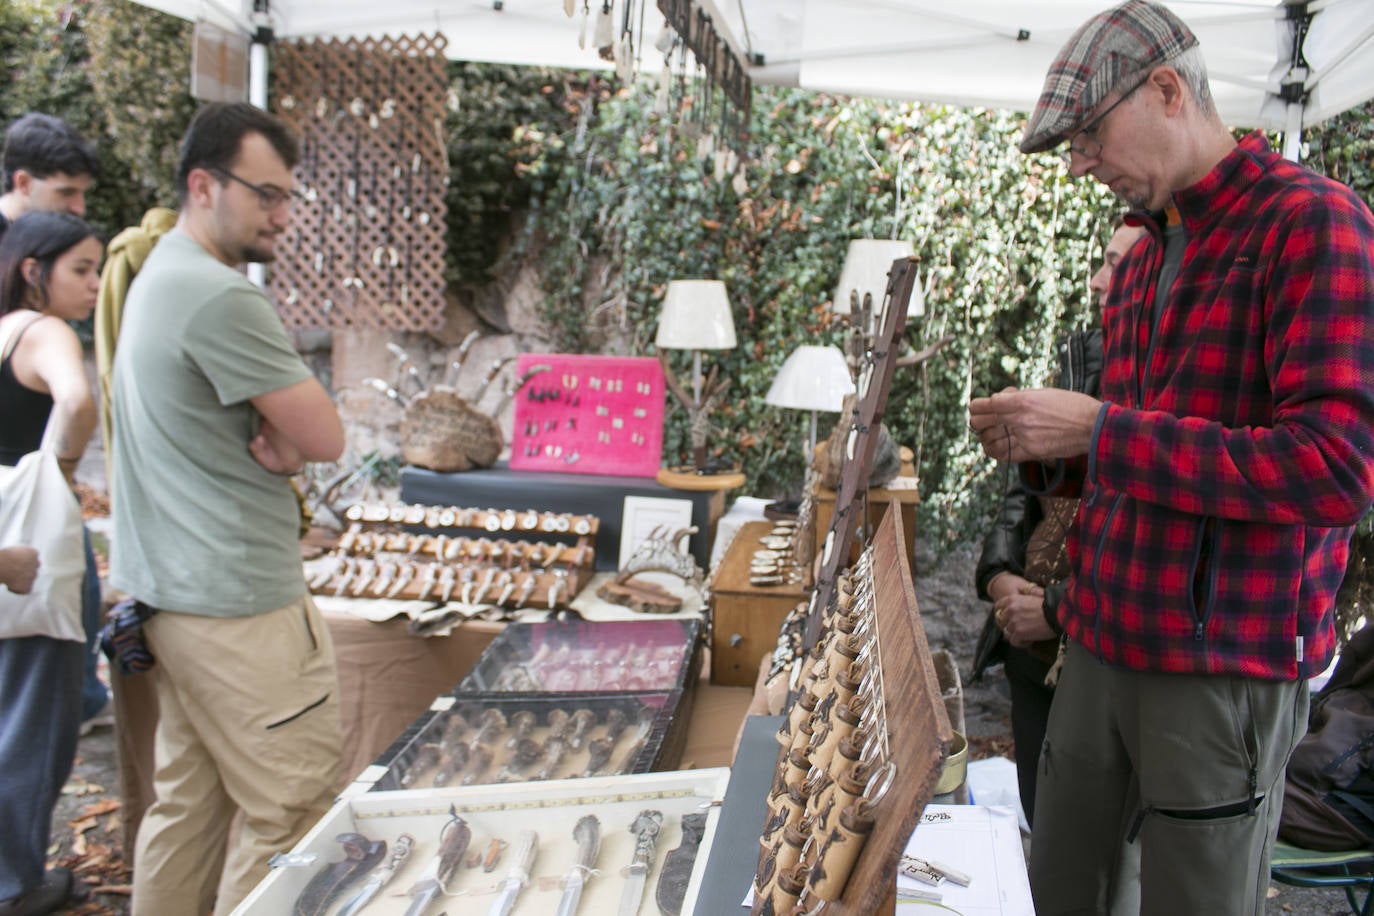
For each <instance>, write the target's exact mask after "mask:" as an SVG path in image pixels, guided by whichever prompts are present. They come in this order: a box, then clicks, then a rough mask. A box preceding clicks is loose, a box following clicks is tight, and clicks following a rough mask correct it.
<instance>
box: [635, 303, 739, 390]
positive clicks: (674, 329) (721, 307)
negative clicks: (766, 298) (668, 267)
mask: <svg viewBox="0 0 1374 916" xmlns="http://www.w3.org/2000/svg"><path fill="white" fill-rule="evenodd" d="M654 346H656V347H658V348H659V349H660V350H691V351H692V396H693V398H695V400H696V401H697V403H701V351H702V350H733V349H734V348H735V319H734V316H733V315H731V314H730V299H729V297H728V296H726V295H725V284H724V283H722V282H721V281H720V280H673V281H672V282H671V283H669V284H668V294H667V295H666V296H664V297H663V311H661V312H660V313H659V315H658V334H657V336H655V337H654Z"/></svg>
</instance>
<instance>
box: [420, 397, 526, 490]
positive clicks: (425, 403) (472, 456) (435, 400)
mask: <svg viewBox="0 0 1374 916" xmlns="http://www.w3.org/2000/svg"><path fill="white" fill-rule="evenodd" d="M504 446H505V440H504V438H503V437H502V435H501V427H500V426H499V425H498V424H497V422H496V421H495V420H494V419H492V418H491V417H490V416H488V415H487V414H484V413H482V412H481V411H480V410H477V409H476V408H474V407H473V406H472V405H471V404H469V403H468V402H467V401H465V400H464V399H463V398H462V397H460V396H459V395H458V393H457V392H456V391H454V390H452V389H451V388H443V387H436V388H431V389H429V390H428V391H423V392H421V393H420V394H418V395H416V396H415V397H414V398H412V399H411V401H410V403H409V404H408V405H407V406H406V409H405V416H404V417H403V418H402V420H401V457H402V458H404V459H405V461H406V463H407V464H411V465H414V466H416V467H422V468H428V469H430V470H432V471H440V472H444V473H448V472H453V471H467V470H471V469H472V468H475V467H477V468H486V467H491V466H492V464H494V463H495V462H496V459H497V458H498V457H499V456H500V454H501V449H502V448H503V447H504Z"/></svg>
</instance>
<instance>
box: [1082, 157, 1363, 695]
mask: <svg viewBox="0 0 1374 916" xmlns="http://www.w3.org/2000/svg"><path fill="white" fill-rule="evenodd" d="M1174 201H1175V204H1176V205H1177V207H1178V209H1179V212H1180V214H1181V216H1182V219H1183V222H1184V226H1185V229H1186V231H1187V238H1188V243H1187V245H1188V247H1187V250H1186V253H1185V255H1184V261H1183V266H1182V268H1181V269H1180V272H1179V275H1178V278H1177V280H1176V281H1175V282H1174V285H1173V289H1172V291H1171V293H1170V296H1169V301H1168V303H1167V304H1166V306H1165V308H1164V312H1163V313H1162V315H1161V317H1160V320H1159V325H1158V331H1157V334H1156V339H1155V340H1153V341H1151V340H1150V325H1151V322H1150V313H1151V309H1152V308H1153V306H1154V299H1155V289H1154V287H1155V280H1156V278H1157V276H1158V272H1159V268H1160V265H1161V263H1162V260H1163V245H1162V241H1161V236H1160V230H1159V227H1158V226H1156V225H1155V224H1154V223H1153V222H1150V221H1148V220H1147V221H1146V222H1147V224H1148V228H1149V235H1148V236H1147V237H1146V238H1145V239H1143V240H1142V241H1141V242H1140V243H1139V244H1137V246H1136V247H1135V248H1134V249H1133V250H1132V251H1131V253H1130V255H1129V257H1127V258H1126V259H1125V260H1124V261H1123V264H1122V266H1121V267H1120V268H1119V269H1118V270H1117V272H1116V276H1115V277H1114V279H1113V288H1112V290H1111V295H1110V297H1109V300H1108V301H1109V305H1108V306H1107V308H1106V310H1105V314H1104V318H1103V321H1104V325H1105V329H1106V338H1105V348H1106V360H1105V366H1104V371H1103V375H1102V399H1103V401H1105V402H1106V403H1105V405H1104V407H1103V408H1102V411H1101V412H1100V413H1099V414H1098V420H1097V427H1096V429H1095V430H1094V433H1093V439H1092V446H1091V447H1090V449H1089V453H1088V456H1087V466H1086V478H1085V479H1084V480H1083V482H1082V495H1083V504H1082V509H1081V510H1080V514H1079V517H1078V520H1079V524H1078V525H1077V526H1076V528H1075V533H1074V535H1073V536H1072V537H1071V539H1070V542H1069V550H1070V557H1071V560H1072V562H1073V564H1074V576H1073V582H1072V584H1071V585H1070V587H1069V591H1068V593H1067V595H1066V596H1065V598H1064V601H1063V603H1062V604H1061V605H1060V620H1061V623H1062V624H1063V626H1064V630H1065V632H1067V633H1068V635H1069V637H1070V638H1072V639H1075V640H1077V641H1078V642H1079V643H1081V644H1083V645H1084V646H1085V647H1087V648H1088V649H1089V650H1090V651H1092V652H1093V653H1095V654H1096V655H1097V656H1098V657H1100V658H1101V659H1102V660H1103V661H1105V662H1108V663H1110V664H1113V665H1119V666H1122V667H1125V668H1129V669H1134V670H1142V671H1163V672H1186V673H1194V674H1239V675H1244V676H1247V677H1255V678H1265V679H1272V680H1291V679H1294V678H1299V677H1308V676H1310V675H1312V674H1314V673H1316V672H1319V671H1321V670H1322V669H1323V668H1325V667H1326V665H1327V663H1328V662H1329V661H1330V659H1331V655H1332V652H1333V649H1334V645H1335V634H1334V630H1333V627H1332V607H1333V602H1334V599H1335V595H1336V589H1337V588H1338V587H1339V585H1340V583H1341V577H1342V575H1343V573H1344V571H1345V564H1346V553H1347V548H1348V544H1349V540H1350V534H1351V530H1352V526H1353V525H1354V524H1355V523H1356V522H1357V521H1358V520H1359V519H1360V517H1361V516H1362V515H1363V514H1364V512H1365V510H1366V509H1367V508H1368V506H1369V505H1370V500H1371V495H1372V494H1374V217H1371V215H1370V212H1369V210H1368V208H1366V207H1365V205H1364V204H1363V203H1361V202H1360V200H1359V199H1358V198H1357V197H1356V196H1355V195H1354V194H1352V193H1351V192H1350V190H1349V189H1348V188H1346V187H1344V186H1342V185H1340V184H1337V183H1335V182H1333V181H1330V180H1328V179H1325V178H1322V177H1320V176H1318V175H1315V174H1313V173H1312V172H1309V171H1308V170H1306V169H1304V168H1301V167H1300V166H1297V165H1295V164H1293V163H1290V162H1287V161H1285V160H1284V159H1282V158H1281V157H1279V156H1278V155H1276V154H1275V153H1273V152H1271V151H1270V150H1269V147H1268V144H1267V143H1266V142H1265V140H1264V138H1263V137H1262V136H1261V135H1259V134H1252V135H1251V136H1249V137H1247V138H1245V140H1244V141H1242V142H1241V144H1240V146H1239V147H1238V148H1237V149H1235V150H1234V151H1233V152H1232V153H1231V154H1230V155H1228V156H1227V157H1226V158H1225V159H1223V160H1222V161H1221V163H1220V164H1219V165H1218V166H1217V167H1216V168H1215V169H1213V170H1212V171H1211V172H1210V173H1209V174H1208V175H1207V176H1206V177H1204V178H1203V179H1202V180H1201V181H1200V182H1198V183H1197V184H1196V185H1193V186H1192V187H1190V188H1187V189H1185V190H1182V191H1178V192H1176V193H1175V194H1174Z"/></svg>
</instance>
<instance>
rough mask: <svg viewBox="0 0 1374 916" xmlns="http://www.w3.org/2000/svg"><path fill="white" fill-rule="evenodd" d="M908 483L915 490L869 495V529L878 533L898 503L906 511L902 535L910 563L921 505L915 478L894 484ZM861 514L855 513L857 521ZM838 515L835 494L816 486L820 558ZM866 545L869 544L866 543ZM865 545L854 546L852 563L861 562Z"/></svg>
mask: <svg viewBox="0 0 1374 916" xmlns="http://www.w3.org/2000/svg"><path fill="white" fill-rule="evenodd" d="M904 481H905V482H908V483H910V484H912V485H911V486H906V487H903V486H892V487H873V488H871V489H870V490H869V491H868V499H867V502H868V529H869V531H870V532H872V531H877V530H878V523H879V522H881V521H882V520H883V515H884V513H886V512H887V507H888V504H889V503H892V502H896V503H898V504H899V505H900V506H901V509H902V533H903V536H904V537H905V540H906V556H907V559H908V560H910V559H911V557H912V553H913V549H914V547H915V544H916V504H917V503H918V502H920V501H921V500H920V496H919V495H918V493H917V490H916V487H915V483H916V478H914V477H898V478H897V479H896V480H894V481H891V483H892V484H900V483H902V482H904ZM858 511H859V510H857V509H856V510H855V513H856V517H857V513H858ZM834 515H835V491H834V490H830V489H827V488H825V487H823V486H821V485H820V484H819V483H817V484H816V553H817V555H819V554H820V551H821V545H822V544H823V543H824V542H825V537H826V535H827V534H829V533H830V522H831V520H832V519H833V518H834ZM864 543H866V541H865V542H864ZM862 550H863V543H860V542H859V540H858V539H857V538H856V539H855V540H854V541H853V542H851V544H850V557H849V562H850V563H852V562H854V561H855V560H857V559H858V558H859V553H860V552H861V551H862ZM846 565H847V564H846Z"/></svg>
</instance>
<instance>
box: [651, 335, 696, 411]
mask: <svg viewBox="0 0 1374 916" xmlns="http://www.w3.org/2000/svg"><path fill="white" fill-rule="evenodd" d="M658 361H659V362H660V363H661V364H662V365H663V380H664V382H666V383H667V385H668V390H669V391H671V392H672V393H673V396H674V397H676V398H677V399H678V400H679V401H681V402H682V406H683V407H684V408H686V409H687V411H688V412H691V411H692V410H693V409H694V408H695V407H696V404H695V403H694V402H693V401H692V399H691V397H689V396H688V394H687V392H686V391H684V390H683V388H682V383H681V382H679V381H678V380H677V375H676V374H675V373H674V372H673V367H672V366H670V365H668V354H667V353H666V352H664V351H663V350H660V351H658Z"/></svg>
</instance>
